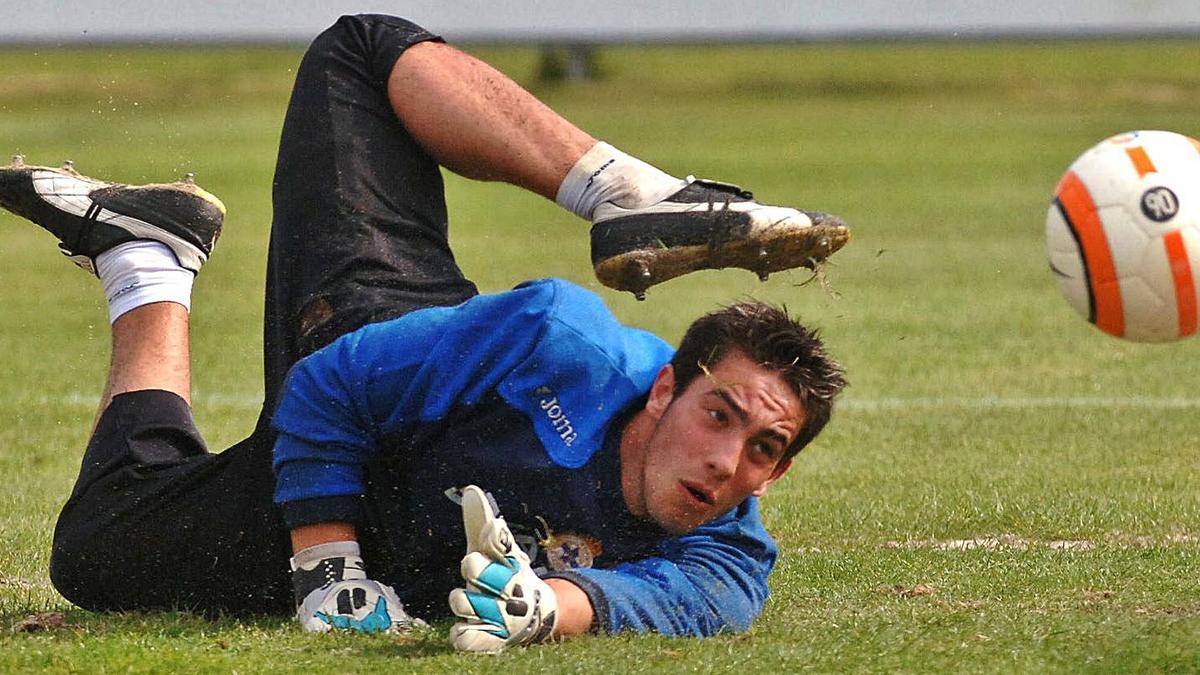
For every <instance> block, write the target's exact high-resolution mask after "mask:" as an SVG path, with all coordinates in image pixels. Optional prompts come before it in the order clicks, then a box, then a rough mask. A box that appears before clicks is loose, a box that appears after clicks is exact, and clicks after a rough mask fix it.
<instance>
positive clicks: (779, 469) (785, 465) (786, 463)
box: [750, 457, 792, 497]
mask: <svg viewBox="0 0 1200 675" xmlns="http://www.w3.org/2000/svg"><path fill="white" fill-rule="evenodd" d="M790 468H792V458H791V457H788V458H787V459H785V460H783V461H782V462H780V463H779V464H777V465H775V470H774V471H772V472H771V477H770V478H768V479H766V480H764V481H763V482H762V485H759V486H758V487H757V488H755V490H754V492H751V493H750V494H752V495H754V496H755V497H761V496H763V495H765V494H766V493H767V488H769V487H771V483H774V482H775V481H777V480H779V479H780V478H782V477H783V474H785V473H787V470H788V469H790Z"/></svg>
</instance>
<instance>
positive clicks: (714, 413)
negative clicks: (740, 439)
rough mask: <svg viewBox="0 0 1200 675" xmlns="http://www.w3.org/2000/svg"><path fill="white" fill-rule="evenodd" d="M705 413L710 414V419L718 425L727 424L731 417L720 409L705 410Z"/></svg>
mask: <svg viewBox="0 0 1200 675" xmlns="http://www.w3.org/2000/svg"><path fill="white" fill-rule="evenodd" d="M705 412H707V413H708V417H709V419H711V420H712V421H714V422H716V423H717V424H725V422H726V421H727V420H728V419H729V415H728V414H726V413H725V411H724V410H721V409H720V408H707V409H706V410H705Z"/></svg>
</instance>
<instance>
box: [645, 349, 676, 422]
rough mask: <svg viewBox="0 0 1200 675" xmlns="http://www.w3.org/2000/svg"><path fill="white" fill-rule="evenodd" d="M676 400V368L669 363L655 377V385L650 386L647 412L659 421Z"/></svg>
mask: <svg viewBox="0 0 1200 675" xmlns="http://www.w3.org/2000/svg"><path fill="white" fill-rule="evenodd" d="M674 398H675V368H674V367H672V366H671V364H669V363H668V364H667V365H665V366H663V367H662V370H660V371H658V375H655V376H654V384H652V385H650V395H649V397H647V398H646V412H647V413H649V414H650V416H651V417H653V418H655V419H658V418H660V417H662V416H663V413H665V412H666V411H667V407H668V406H670V405H671V400H672V399H674Z"/></svg>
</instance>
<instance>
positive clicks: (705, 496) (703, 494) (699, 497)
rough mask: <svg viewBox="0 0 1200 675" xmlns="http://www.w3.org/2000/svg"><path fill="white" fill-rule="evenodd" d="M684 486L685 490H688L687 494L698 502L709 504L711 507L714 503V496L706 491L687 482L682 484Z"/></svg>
mask: <svg viewBox="0 0 1200 675" xmlns="http://www.w3.org/2000/svg"><path fill="white" fill-rule="evenodd" d="M682 485H683V489H684V490H686V491H687V493H688V494H690V495H691V496H692V498H693V499H695V500H696V501H698V502H700V503H702V504H709V505H711V504H712V503H713V497H712V495H711V494H709V493H708V492H707V491H706V490H704V489H702V488H700V487H698V486H696V485H695V484H693V483H686V482H685V483H682Z"/></svg>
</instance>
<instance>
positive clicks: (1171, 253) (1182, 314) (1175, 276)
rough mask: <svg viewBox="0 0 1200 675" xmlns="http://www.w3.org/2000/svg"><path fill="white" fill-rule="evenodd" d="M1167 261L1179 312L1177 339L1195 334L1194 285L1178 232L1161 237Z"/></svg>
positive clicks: (1189, 263)
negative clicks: (1165, 249) (1169, 265)
mask: <svg viewBox="0 0 1200 675" xmlns="http://www.w3.org/2000/svg"><path fill="white" fill-rule="evenodd" d="M1163 244H1164V245H1165V246H1166V248H1167V260H1168V261H1169V262H1170V264H1171V281H1172V282H1174V283H1175V308H1176V309H1177V310H1178V311H1179V337H1187V336H1189V335H1191V334H1192V333H1195V332H1196V283H1195V279H1193V278H1192V263H1191V261H1190V260H1188V252H1187V245H1186V244H1185V243H1184V241H1183V234H1182V233H1181V232H1180V231H1179V230H1175V231H1174V232H1168V233H1167V234H1165V235H1163Z"/></svg>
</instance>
